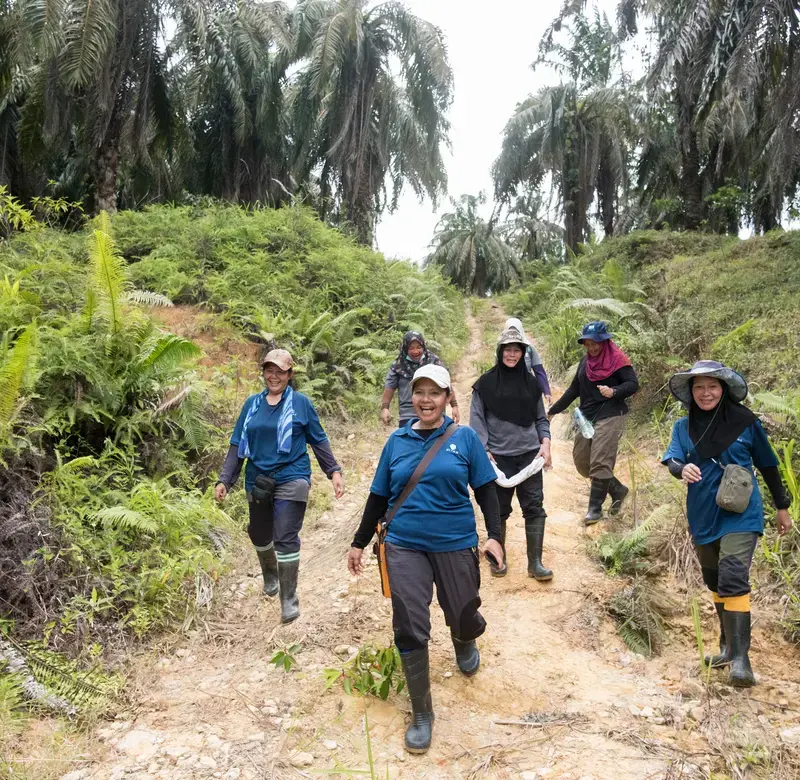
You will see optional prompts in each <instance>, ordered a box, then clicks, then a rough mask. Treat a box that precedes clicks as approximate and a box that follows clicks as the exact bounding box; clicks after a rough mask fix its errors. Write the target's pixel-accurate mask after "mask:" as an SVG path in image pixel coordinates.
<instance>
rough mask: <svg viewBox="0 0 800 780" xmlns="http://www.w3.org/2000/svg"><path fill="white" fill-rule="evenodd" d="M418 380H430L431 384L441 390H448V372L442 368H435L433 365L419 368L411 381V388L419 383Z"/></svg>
mask: <svg viewBox="0 0 800 780" xmlns="http://www.w3.org/2000/svg"><path fill="white" fill-rule="evenodd" d="M420 379H430V380H431V382H434V383H435V384H437V385H439V387H441V388H442V390H449V389H450V372H449V371H448V370H447V369H446V368H445V367H444V366H436V365H434V364H433V363H428V364H427V365H424V366H420V367H419V368H418V369H417V370H416V371H415V372H414V376H413V378H412V379H411V387H414V385H415V384H416V383H417V382H419V380H420Z"/></svg>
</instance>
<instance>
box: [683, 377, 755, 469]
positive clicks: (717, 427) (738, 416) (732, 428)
mask: <svg viewBox="0 0 800 780" xmlns="http://www.w3.org/2000/svg"><path fill="white" fill-rule="evenodd" d="M723 387H724V391H723V393H722V398H720V399H719V403H718V404H717V405H716V406H715V407H714V408H713V409H709V410H708V411H707V412H706V411H703V410H702V409H701V408H700V407H699V406H698V405H697V404H696V403H695V401H694V398H692V402H691V404H690V406H689V438H691V440H692V441H693V442H694V446H695V452H696V453H697V456H698V457H699V458H701V459H705V458H716V457H719V455H721V454H722V453H723V452H724V451H725V450H727V449H728V447H730V446H731V444H733V443H734V442H735V441H736V439H738V438H739V436H741V434H742V433H743V432H744V431H745V430H747V428H749V427H750V426H751V425H752V424H753V423H754V422H755V420H756V416H755V415H754V414H753V413H752V412H751V411H750V410H749V409H748V408H747V407H746V406H742V405H741V404H738V403H736V401H732V400H731V398H730V396H729V394H728V387H727V385H723Z"/></svg>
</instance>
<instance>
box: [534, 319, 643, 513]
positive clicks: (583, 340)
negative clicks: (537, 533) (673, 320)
mask: <svg viewBox="0 0 800 780" xmlns="http://www.w3.org/2000/svg"><path fill="white" fill-rule="evenodd" d="M578 343H579V344H582V345H583V348H584V349H585V350H586V354H585V355H584V357H583V358H582V359H581V362H580V363H579V364H578V370H577V371H576V372H575V377H574V378H573V380H572V383H571V384H570V386H569V387H568V388H567V391H566V392H565V393H564V395H562V396H561V398H559V399H558V401H556V402H555V403H554V404H553V405H552V406H551V407H550V410H549V411H548V413H547V416H548V417H552V416H553V415H554V414H558V413H559V412H563V411H564V410H565V409H566V408H567V407H568V406H569V405H570V404H571V403H572V402H573V401H574V400H575V399H576V398H579V399H580V401H579V408H580V410H581V412H582V413H583V416H584V417H585V418H586V419H587V420H588V421H589V422H590V423H592V425H593V426H594V436H593V437H592V438H591V439H587V438H585V437H584V436H583V435H581V433H580V432H578V433H576V435H575V444H574V446H573V448H572V459H573V461H574V462H575V468H576V469H577V470H578V473H579V474H580V475H581V476H582V477H588V478H590V479H591V480H592V488H591V492H590V494H589V511H588V512H587V513H586V518H585V520H584V523H585V524H586V525H594V524H595V523H597V522H598V521H600V520H602V519H603V501H605V498H606V496H607V495H610V496H611V508H610V510H609V513H610V514H612V515H616V514H618V513H619V511H620V509H621V508H622V502H623V501H624V500H625V496H627V495H628V488H627V487H625V485H623V484H622V483H621V482H620V481H619V480H618V479H617V478H616V477H615V476H614V466H615V465H616V462H617V450H618V448H619V440H620V439H621V438H622V431H623V429H624V428H625V415H627V414H628V403H627V400H626V399H627V398H629V397H630V396H632V395H633V394H634V393H635V392H636V391H637V390H638V389H639V380H638V379H637V377H636V372H635V371H634V370H633V367H632V366H631V361H630V360H629V359H628V356H627V355H626V354H625V353H624V352H623V351H622V350H621V349H620V348H619V347H618V346H617V345H616V344H615V343H614V342H613V341H612V340H611V334H610V333H609V332H608V328H607V327H606V324H605V323H604V322H590V323H589V324H588V325H584V326H583V332H582V333H581V335H580V338H578Z"/></svg>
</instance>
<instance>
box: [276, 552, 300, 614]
mask: <svg viewBox="0 0 800 780" xmlns="http://www.w3.org/2000/svg"><path fill="white" fill-rule="evenodd" d="M299 571H300V560H299V559H298V560H296V561H288V562H286V563H284V562H282V561H278V584H279V585H280V594H281V623H291V622H292V621H293V620H297V618H299V617H300V600H299V599H298V598H297V575H298V573H299Z"/></svg>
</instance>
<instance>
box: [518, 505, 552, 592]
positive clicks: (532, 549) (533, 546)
mask: <svg viewBox="0 0 800 780" xmlns="http://www.w3.org/2000/svg"><path fill="white" fill-rule="evenodd" d="M544 521H545V518H544V517H541V516H540V517H531V518H530V519H528V518H525V541H526V542H527V543H528V576H529V577H533V578H534V579H535V580H539V582H546V581H547V580H552V579H553V572H552V571H550V569H545V567H544V566H542V547H543V546H544Z"/></svg>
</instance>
